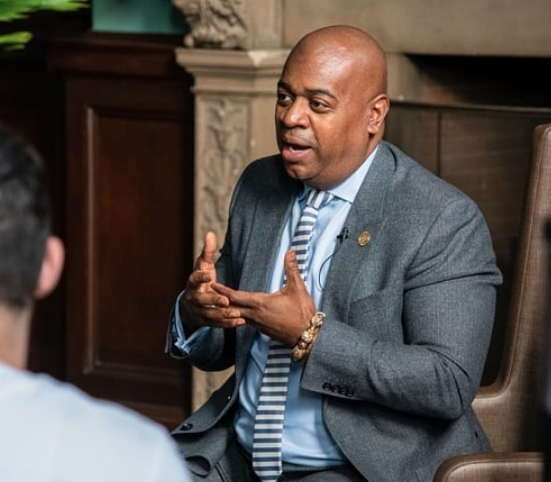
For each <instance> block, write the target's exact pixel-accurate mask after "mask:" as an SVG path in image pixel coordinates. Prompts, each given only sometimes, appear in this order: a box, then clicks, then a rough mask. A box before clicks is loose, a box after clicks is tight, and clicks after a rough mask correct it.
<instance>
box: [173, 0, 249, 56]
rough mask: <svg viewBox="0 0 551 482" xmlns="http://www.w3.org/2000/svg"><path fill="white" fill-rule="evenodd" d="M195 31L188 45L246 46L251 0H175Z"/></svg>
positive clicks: (187, 42) (190, 33) (185, 38)
mask: <svg viewBox="0 0 551 482" xmlns="http://www.w3.org/2000/svg"><path fill="white" fill-rule="evenodd" d="M172 3H173V4H174V5H175V6H176V8H178V9H179V10H181V11H182V13H183V14H184V17H185V19H186V22H187V24H188V25H189V27H190V29H191V31H190V32H189V33H188V34H187V35H186V36H185V37H184V45H185V46H186V47H210V48H222V49H243V48H245V47H246V43H247V37H248V31H247V21H246V18H247V0H172Z"/></svg>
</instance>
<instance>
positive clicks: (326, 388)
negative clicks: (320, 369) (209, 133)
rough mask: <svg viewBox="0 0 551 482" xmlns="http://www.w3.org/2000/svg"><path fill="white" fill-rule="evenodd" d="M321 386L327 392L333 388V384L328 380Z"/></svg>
mask: <svg viewBox="0 0 551 482" xmlns="http://www.w3.org/2000/svg"><path fill="white" fill-rule="evenodd" d="M321 388H323V389H324V390H325V391H326V392H330V391H331V390H332V389H333V387H332V386H331V384H330V383H328V382H325V383H324V384H323V385H322V386H321Z"/></svg>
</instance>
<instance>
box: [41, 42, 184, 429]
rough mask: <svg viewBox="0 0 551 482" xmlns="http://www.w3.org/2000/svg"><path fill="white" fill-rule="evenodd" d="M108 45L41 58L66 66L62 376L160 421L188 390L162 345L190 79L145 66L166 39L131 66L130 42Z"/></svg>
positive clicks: (176, 254) (173, 285) (173, 273)
mask: <svg viewBox="0 0 551 482" xmlns="http://www.w3.org/2000/svg"><path fill="white" fill-rule="evenodd" d="M87 42H88V40H87ZM108 44H109V43H107V44H106V43H101V48H98V50H97V51H96V50H94V46H93V45H89V44H88V43H87V44H86V45H85V46H84V53H83V52H82V49H78V48H76V47H75V50H74V52H71V50H70V49H67V46H66V44H63V46H62V47H63V51H62V52H57V50H56V46H54V52H53V55H56V54H57V53H59V54H60V55H59V56H56V57H55V59H54V60H52V65H55V66H57V67H59V68H61V69H63V70H64V71H65V72H66V81H65V82H66V103H67V114H66V118H67V130H66V134H67V150H68V152H67V245H68V259H67V272H66V276H67V319H68V323H67V378H68V380H69V381H71V382H73V383H75V384H76V385H78V386H80V387H82V388H83V389H84V390H86V391H87V392H89V393H91V394H92V395H95V396H98V397H102V398H108V399H112V400H115V401H117V402H121V403H123V404H125V405H127V406H129V407H131V408H134V409H136V410H138V411H140V412H142V413H144V414H145V415H147V416H149V417H151V418H153V419H155V420H157V421H158V422H161V423H163V424H165V425H166V426H167V427H169V428H172V427H174V426H175V425H176V424H177V423H178V422H180V421H181V420H182V418H183V417H185V415H186V414H188V413H189V410H190V400H191V393H190V390H191V383H190V376H191V374H190V370H189V369H188V368H187V367H185V366H184V364H182V362H180V361H177V360H173V359H170V358H169V357H168V356H167V355H166V354H165V353H164V340H165V333H166V327H167V322H168V318H169V314H170V311H171V309H172V306H173V303H174V300H175V296H176V294H177V292H178V291H179V290H180V289H182V288H183V284H184V281H185V276H186V275H187V273H189V272H190V271H191V263H192V261H193V260H192V253H193V247H192V239H193V237H192V235H193V232H192V231H193V229H192V227H193V102H192V97H191V94H190V91H189V87H190V81H189V78H187V77H186V76H184V75H181V74H180V75H176V74H173V73H170V72H169V73H163V70H162V69H160V70H158V71H156V70H154V69H150V68H149V67H151V65H157V66H159V65H162V64H163V62H166V64H167V65H169V64H170V61H171V60H172V48H170V46H164V47H159V48H158V50H153V51H152V50H151V48H150V45H148V44H146V45H145V47H144V50H146V56H149V57H150V59H149V60H152V59H153V57H155V56H157V57H159V61H154V63H151V62H149V60H148V61H146V62H143V63H141V64H139V62H138V61H137V60H136V59H137V58H139V55H140V53H141V44H138V43H136V44H125V46H124V47H121V46H120V45H119V44H118V43H117V42H116V41H114V42H113V48H112V50H111V49H110V48H109V45H108ZM148 49H149V50H148ZM79 51H80V54H79ZM113 52H114V53H113ZM87 53H89V54H90V59H89V60H90V61H89V62H87V59H86V55H87ZM73 54H74V56H77V55H79V57H78V58H76V57H75V58H76V60H75V62H73V57H74V56H73ZM113 55H115V57H116V58H113ZM60 59H62V60H61V61H60ZM59 62H61V64H60V63H59ZM113 62H114V63H113ZM124 62H127V64H132V62H138V63H137V64H135V66H134V68H132V67H130V68H129V69H128V70H127V71H126V73H124V70H123V69H121V65H124ZM81 66H84V67H83V68H80V67H81ZM152 72H153V73H152Z"/></svg>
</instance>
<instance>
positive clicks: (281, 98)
mask: <svg viewBox="0 0 551 482" xmlns="http://www.w3.org/2000/svg"><path fill="white" fill-rule="evenodd" d="M290 100H291V96H290V95H289V94H287V93H285V92H278V93H277V101H278V102H279V103H283V102H288V101H290Z"/></svg>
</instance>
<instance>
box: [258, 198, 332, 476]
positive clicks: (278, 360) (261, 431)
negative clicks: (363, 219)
mask: <svg viewBox="0 0 551 482" xmlns="http://www.w3.org/2000/svg"><path fill="white" fill-rule="evenodd" d="M331 199H333V195H332V194H330V193H328V192H326V191H319V190H315V189H312V190H311V191H310V192H309V193H308V197H307V199H306V206H305V207H304V209H303V211H302V214H301V216H300V220H299V222H298V225H297V227H296V229H295V232H294V234H293V240H292V242H291V248H292V249H293V250H294V251H295V253H296V257H297V265H298V268H299V271H300V275H301V276H302V279H303V280H304V279H305V278H306V273H307V271H308V259H309V248H310V240H311V239H312V234H313V232H314V226H315V224H316V219H317V217H318V214H319V210H320V208H321V207H322V206H323V205H324V204H326V203H328V202H329V201H331ZM285 282H286V280H284V281H283V283H284V284H285ZM291 352H292V348H291V347H289V346H287V345H285V344H283V343H280V342H277V341H275V340H272V341H271V342H270V349H269V351H268V358H267V360H266V366H265V368H264V374H263V376H262V385H261V387H260V397H259V399H258V405H257V407H256V416H255V422H254V434H253V469H254V471H255V472H256V474H257V475H258V477H259V478H260V480H262V482H275V481H276V480H277V479H278V478H279V476H280V475H281V471H282V462H281V447H282V442H283V418H284V414H285V402H286V401H287V384H288V381H289V370H290V368H291Z"/></svg>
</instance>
